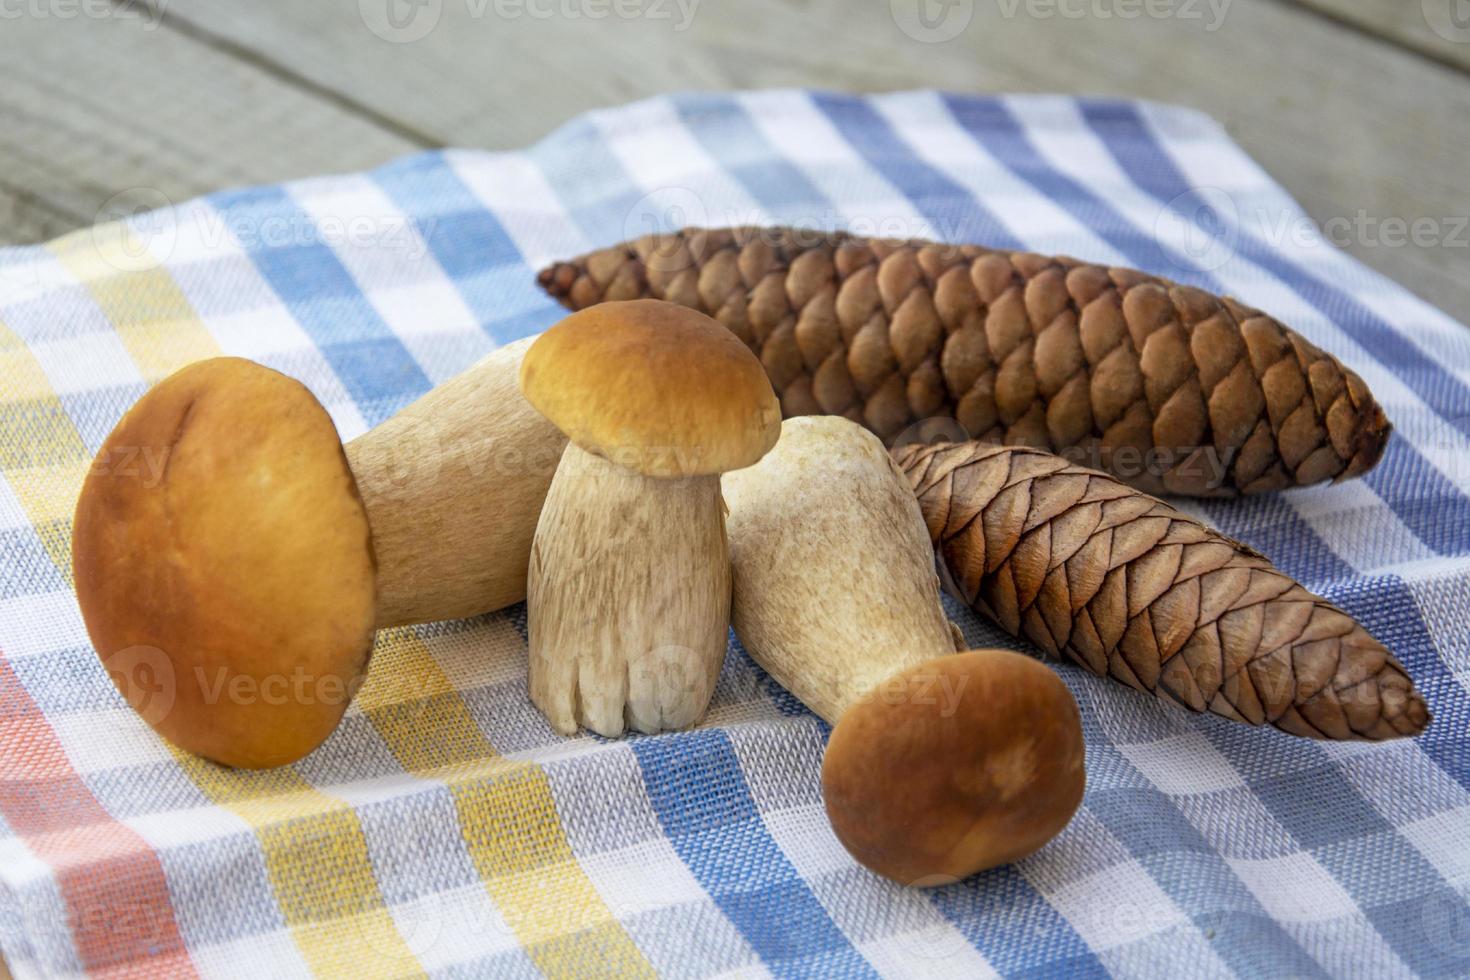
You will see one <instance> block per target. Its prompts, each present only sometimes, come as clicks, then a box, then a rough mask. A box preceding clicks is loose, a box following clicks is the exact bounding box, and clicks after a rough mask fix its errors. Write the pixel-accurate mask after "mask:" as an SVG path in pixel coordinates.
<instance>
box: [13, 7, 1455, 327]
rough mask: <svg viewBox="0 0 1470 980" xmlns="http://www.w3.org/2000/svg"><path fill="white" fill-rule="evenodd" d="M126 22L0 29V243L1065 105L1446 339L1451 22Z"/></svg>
mask: <svg viewBox="0 0 1470 980" xmlns="http://www.w3.org/2000/svg"><path fill="white" fill-rule="evenodd" d="M148 2H150V0H111V2H110V3H109V2H108V0H13V2H10V0H8V5H7V6H6V7H5V8H4V10H3V11H0V13H3V14H4V19H3V20H0V241H5V242H35V241H41V240H43V239H46V238H48V237H50V236H53V235H56V234H58V233H60V232H64V231H67V230H70V229H73V228H76V227H79V226H83V225H86V224H89V223H91V222H93V221H94V220H95V219H96V218H97V217H98V215H99V211H101V213H103V214H104V215H105V214H107V213H110V212H109V210H108V205H109V202H110V201H111V202H113V204H114V205H115V204H116V202H117V200H119V199H118V198H117V197H116V196H117V195H120V194H121V195H122V197H121V198H120V200H121V201H122V202H123V203H124V204H125V205H129V206H130V205H131V204H133V203H134V202H143V203H148V202H152V201H158V200H163V199H168V200H173V201H179V200H183V199H186V198H188V197H190V196H192V195H196V194H199V193H202V192H206V191H212V190H216V189H218V188H221V187H226V186H230V185H237V184H246V183H256V182H261V181H275V180H280V179H283V178H289V177H298V176H302V175H306V174H316V173H326V172H336V171H344V170H354V169H358V168H362V167H367V166H371V165H373V164H376V163H379V162H382V161H384V160H387V159H389V158H391V157H393V156H395V155H398V154H402V153H406V152H410V151H413V150H417V149H420V148H423V147H431V146H439V145H460V146H480V147H489V148H503V147H516V146H521V145H524V144H525V143H527V142H529V141H532V140H534V139H536V138H537V137H538V136H540V135H542V134H543V133H545V132H547V131H548V130H549V129H551V128H553V127H554V126H556V125H557V124H559V123H561V122H562V121H564V120H566V119H567V118H568V117H570V116H572V115H574V114H575V113H577V112H579V111H581V110H584V109H587V108H590V107H594V106H602V105H609V104H614V103H619V102H624V101H627V100H630V99H635V98H639V97H641V96H645V95H649V94H653V93H657V92H664V91H668V90H671V89H677V88H713V89H721V88H746V87H763V86H794V85H800V86H820V87H830V88H840V89H848V90H856V91H875V90H883V89H897V88H907V87H915V86H933V87H940V88H947V89H954V90H959V91H970V92H975V91H979V92H1006V91H1053V92H1073V93H1086V94H1100V95H1123V96H1139V97H1146V98H1152V99H1158V100H1165V101H1171V102H1179V103H1184V104H1187V105H1191V106H1195V107H1197V108H1200V109H1203V110H1205V111H1207V112H1209V113H1211V114H1213V115H1214V116H1215V117H1216V118H1218V119H1220V120H1221V121H1223V122H1224V123H1225V125H1226V126H1227V127H1229V129H1230V131H1231V132H1232V134H1234V136H1235V137H1236V138H1237V139H1238V140H1239V141H1240V142H1241V143H1242V144H1243V145H1244V146H1245V148H1246V149H1247V150H1248V151H1249V152H1250V153H1251V154H1253V155H1254V156H1255V158H1256V159H1257V160H1259V161H1260V162H1261V163H1262V164H1263V165H1264V166H1265V167H1266V169H1267V170H1269V171H1270V172H1271V173H1272V174H1273V175H1274V176H1275V177H1276V178H1277V179H1278V180H1279V181H1281V183H1282V184H1284V185H1285V186H1286V188H1287V189H1288V190H1289V191H1290V192H1291V193H1292V194H1294V195H1295V196H1296V197H1297V198H1298V200H1300V201H1301V202H1302V203H1303V205H1304V206H1305V207H1306V209H1307V211H1308V212H1309V213H1310V214H1311V215H1312V217H1313V218H1314V219H1315V220H1316V221H1317V222H1318V223H1319V225H1325V226H1326V227H1328V228H1332V227H1334V225H1331V224H1327V223H1328V222H1332V221H1333V219H1337V221H1336V223H1335V224H1336V227H1338V228H1339V229H1340V228H1341V227H1343V226H1344V224H1345V223H1347V224H1352V223H1354V222H1355V221H1357V219H1359V218H1361V219H1362V222H1360V223H1361V224H1362V227H1363V228H1364V229H1366V230H1364V231H1361V232H1358V231H1351V232H1348V233H1347V234H1346V236H1345V237H1344V236H1340V237H1344V240H1343V244H1344V245H1345V247H1347V248H1348V250H1349V251H1351V252H1353V253H1354V254H1356V255H1358V256H1359V257H1361V258H1362V259H1363V260H1364V261H1366V262H1367V263H1368V264H1370V265H1372V266H1375V267H1377V268H1378V269H1380V270H1382V271H1383V272H1385V273H1387V274H1388V275H1390V276H1392V277H1393V278H1395V279H1397V280H1398V281H1399V282H1401V283H1403V284H1404V285H1405V286H1407V287H1409V288H1410V289H1411V290H1413V291H1415V292H1417V293H1418V294H1420V295H1421V296H1424V297H1425V298H1427V299H1429V300H1431V301H1433V302H1435V303H1437V304H1438V305H1440V306H1441V307H1443V308H1445V309H1447V310H1448V311H1449V312H1450V313H1452V314H1454V315H1456V316H1457V317H1458V318H1459V319H1461V320H1464V321H1466V322H1470V275H1467V273H1470V231H1467V229H1466V228H1465V227H1464V223H1465V221H1466V215H1467V214H1470V167H1467V166H1466V164H1465V161H1466V159H1467V156H1470V77H1467V75H1470V0H1422V3H1421V0H1297V2H1290V0H891V2H889V0H312V2H311V3H300V2H293V0H251V2H249V3H231V4H225V3H221V2H219V0H168V2H166V3H163V4H162V5H161V7H162V11H163V12H162V13H160V12H159V8H158V0H151V2H152V3H154V6H151V7H150V6H148ZM1145 3H1148V4H1149V6H1148V7H1145V6H1144V4H1145ZM921 10H922V11H923V12H926V13H927V14H928V15H929V16H928V18H927V20H921V19H918V18H917V14H918V13H919V12H920V11H921ZM1147 10H1152V11H1154V13H1155V16H1148V15H1147V13H1146V11H1147ZM11 11H27V12H26V13H24V14H23V15H22V16H19V17H16V16H13V14H12V13H10V12H11ZM619 11H621V12H622V13H623V15H622V16H620V15H619V13H618V12H619ZM1139 11H1145V13H1144V15H1143V16H1136V17H1129V16H1128V15H1129V14H1132V13H1137V12H1139ZM629 13H631V14H636V16H627V15H628V14H629ZM599 14H602V15H603V16H600V17H599V16H598V15H599ZM1079 15H1080V16H1079ZM1456 17H1458V20H1457V19H1455V18H1456ZM926 23H927V24H930V25H934V26H932V28H931V27H926V26H925V24H926ZM905 27H907V29H908V33H905ZM910 34H918V35H921V36H928V37H930V38H931V40H915V39H914V38H913V37H911V36H910ZM951 35H953V36H951ZM935 37H937V38H939V39H938V40H934V39H933V38H935ZM944 38H947V39H944ZM160 194H161V195H162V196H161V197H160ZM1416 219H1424V220H1427V222H1428V224H1425V223H1424V220H1421V222H1420V225H1419V227H1420V228H1421V230H1422V229H1429V231H1428V233H1427V234H1424V235H1419V236H1418V238H1419V240H1418V241H1414V240H1407V241H1403V242H1399V243H1394V241H1391V239H1394V238H1395V236H1394V235H1393V234H1392V232H1393V231H1394V229H1395V228H1396V227H1398V224H1397V223H1399V222H1402V223H1403V226H1404V227H1412V223H1413V222H1414V221H1415V220H1416ZM1355 227H1356V225H1355ZM1457 229H1458V231H1457ZM1405 237H1407V238H1410V239H1412V238H1413V237H1414V236H1405Z"/></svg>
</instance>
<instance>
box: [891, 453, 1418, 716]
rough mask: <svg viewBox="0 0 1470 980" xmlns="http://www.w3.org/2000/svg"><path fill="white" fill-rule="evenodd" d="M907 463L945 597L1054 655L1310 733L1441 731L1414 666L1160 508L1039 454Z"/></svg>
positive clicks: (1167, 694)
mask: <svg viewBox="0 0 1470 980" xmlns="http://www.w3.org/2000/svg"><path fill="white" fill-rule="evenodd" d="M893 455H894V458H895V460H896V461H897V462H898V464H899V466H900V468H901V469H903V471H904V473H905V475H906V476H907V477H908V479H909V482H910V484H911V485H912V486H913V488H914V492H915V493H916V494H917V496H918V498H919V506H920V509H921V510H922V511H923V513H924V520H925V522H926V523H927V524H928V526H929V535H930V537H931V539H932V540H933V541H934V546H935V549H936V557H937V559H938V562H937V564H938V566H939V572H940V578H941V579H942V580H943V581H944V584H945V588H946V589H947V590H949V591H950V592H951V594H953V595H954V596H955V597H956V598H958V599H960V600H961V601H963V602H965V603H967V604H969V605H970V606H971V608H973V609H975V610H976V611H977V612H979V613H981V614H982V615H984V616H987V617H988V618H990V619H991V620H994V621H995V622H996V623H997V624H999V625H1000V626H1001V627H1002V628H1003V629H1005V630H1006V631H1007V632H1008V633H1011V634H1012V635H1014V636H1018V637H1025V638H1026V639H1028V640H1030V641H1031V642H1032V643H1034V644H1035V645H1037V646H1038V647H1040V648H1041V649H1042V650H1043V651H1045V652H1046V653H1047V654H1049V655H1051V656H1053V657H1063V656H1065V657H1067V658H1068V659H1070V660H1072V661H1074V662H1075V663H1077V664H1079V665H1081V666H1082V667H1085V668H1086V669H1087V670H1089V671H1091V672H1092V673H1094V674H1097V675H1099V676H1108V677H1112V678H1114V679H1115V680H1119V681H1122V682H1123V683H1125V684H1127V685H1129V686H1130V687H1135V688H1137V689H1138V690H1140V691H1151V692H1153V693H1155V694H1157V695H1158V696H1159V697H1161V698H1164V699H1166V700H1170V701H1174V702H1177V703H1178V704H1181V705H1183V706H1184V707H1186V708H1189V709H1190V710H1192V711H1210V712H1213V713H1215V714H1217V715H1222V716H1224V717H1226V718H1232V719H1234V720H1236V721H1242V722H1246V723H1247V724H1252V725H1260V724H1270V725H1274V726H1276V727H1277V728H1280V729H1282V730H1283V731H1287V732H1290V733H1292V734H1293V735H1302V736H1306V737H1308V738H1326V739H1384V738H1397V737H1400V736H1409V735H1416V734H1418V733H1419V732H1421V731H1423V730H1424V727H1425V726H1426V725H1427V724H1428V723H1429V711H1428V709H1427V708H1426V706H1425V704H1424V699H1423V698H1422V697H1421V696H1420V695H1419V693H1418V692H1417V691H1416V690H1415V689H1414V685H1413V682H1412V681H1411V680H1410V679H1409V676H1408V673H1407V672H1406V671H1405V670H1404V666H1403V664H1401V663H1399V662H1398V660H1396V659H1395V658H1394V657H1393V655H1392V654H1390V653H1389V652H1388V651H1387V650H1386V649H1385V648H1384V646H1383V644H1381V643H1379V642H1378V641H1377V640H1375V639H1374V638H1373V637H1372V636H1371V635H1369V633H1368V631H1367V630H1365V629H1363V627H1362V626H1361V625H1359V624H1358V623H1357V622H1356V621H1355V620H1354V619H1353V618H1352V617H1350V616H1349V615H1348V614H1347V613H1345V612H1343V611H1342V610H1341V609H1338V608H1337V607H1336V606H1334V605H1332V604H1331V603H1329V602H1327V601H1326V600H1325V599H1321V598H1319V597H1317V596H1315V595H1313V594H1312V593H1310V592H1308V591H1307V590H1306V589H1304V588H1303V587H1302V586H1301V585H1299V584H1298V583H1297V582H1295V581H1293V580H1292V579H1291V578H1289V577H1288V576H1287V575H1285V574H1284V573H1282V572H1281V571H1279V570H1278V569H1277V568H1276V567H1275V566H1274V565H1272V564H1271V562H1270V561H1269V560H1267V559H1266V558H1265V556H1263V555H1261V554H1260V553H1258V552H1256V551H1254V550H1252V549H1251V548H1249V547H1247V546H1245V545H1243V544H1240V543H1238V542H1236V541H1232V540H1231V539H1229V538H1227V537H1225V536H1223V535H1221V534H1219V533H1217V532H1215V531H1212V530H1210V529H1209V528H1207V527H1205V526H1204V525H1203V524H1201V523H1199V522H1198V521H1196V520H1194V519H1193V518H1190V517H1188V516H1186V515H1184V514H1182V513H1180V512H1179V511H1177V510H1175V509H1174V508H1173V507H1171V506H1169V505H1168V504H1166V503H1165V502H1163V501H1162V500H1159V499H1157V498H1155V497H1151V496H1149V495H1147V494H1144V493H1140V492H1138V491H1136V490H1133V489H1130V488H1129V487H1126V486H1124V485H1123V484H1122V483H1120V482H1118V481H1117V480H1114V479H1113V478H1112V477H1109V476H1107V475H1106V474H1103V473H1099V472H1097V471H1095V470H1089V469H1086V468H1084V467H1081V466H1077V465H1074V464H1072V463H1069V462H1067V461H1066V460H1064V459H1061V458H1060V457H1057V456H1054V455H1052V454H1050V453H1045V452H1041V451H1038V450H1034V449H1015V448H1005V447H1001V446H994V445H986V444H981V443H974V442H969V443H945V444H938V445H931V446H925V445H920V444H910V445H906V446H901V447H898V448H896V449H894V450H893Z"/></svg>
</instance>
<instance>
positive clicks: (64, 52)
mask: <svg viewBox="0 0 1470 980" xmlns="http://www.w3.org/2000/svg"><path fill="white" fill-rule="evenodd" d="M0 23H3V27H0V31H3V34H0V53H3V57H0V240H4V241H6V242H10V243H23V242H35V241H44V240H45V239H48V238H51V237H54V236H55V235H58V234H61V233H62V232H65V231H69V230H72V229H74V228H77V227H83V226H86V225H88V224H91V223H93V222H94V221H96V220H97V219H98V217H99V216H101V217H108V216H112V215H113V214H114V209H116V208H118V207H122V208H130V207H132V206H133V205H134V204H143V205H147V204H157V203H160V202H162V201H165V200H169V201H182V200H186V199H188V198H190V197H194V196H196V195H198V194H202V193H206V192H209V191H214V190H219V189H221V188H225V187H232V186H236V185H240V184H253V183H259V182H262V181H274V180H283V179H288V178H293V177H303V176H308V175H312V174H317V173H329V172H333V171H349V170H354V169H358V168H361V167H367V166H371V165H373V164H375V163H379V162H381V161H383V160H385V159H388V158H391V157H393V156H397V155H400V154H402V153H405V152H409V151H412V150H414V149H416V148H417V144H415V143H413V142H411V141H409V140H406V139H405V138H403V137H402V136H399V135H397V134H394V133H390V132H387V131H386V130H384V129H383V128H382V127H381V126H379V125H377V124H375V123H372V122H368V121H364V120H363V119H361V118H359V117H357V116H355V115H353V114H351V113H349V112H347V111H345V110H343V109H341V108H338V107H336V106H334V105H332V104H330V103H328V102H326V101H324V100H322V99H321V98H319V97H316V96H313V95H311V94H308V93H304V92H302V91H301V90H300V88H299V87H297V86H294V85H291V84H287V83H286V82H283V81H282V80H280V79H279V78H277V77H275V76H273V75H271V74H269V73H267V72H265V71H262V70H261V69H259V68H257V67H255V66H252V65H250V64H248V63H245V62H243V61H241V60H240V59H238V58H234V57H230V56H228V55H225V54H222V53H221V52H219V51H217V50H215V49H214V48H211V47H209V46H208V45H203V44H200V43H199V42H197V41H194V40H191V39H189V38H187V37H184V36H182V35H181V34H180V33H178V32H177V31H171V30H167V29H163V28H157V27H155V28H152V29H150V28H149V27H148V25H147V23H146V22H144V21H143V20H141V19H139V18H137V17H128V16H118V17H115V18H103V19H88V18H85V17H77V18H75V19H69V20H60V19H57V18H55V17H50V18H37V17H22V18H15V19H6V20H4V21H3V22H0ZM118 195H122V196H121V197H120V198H119V197H118Z"/></svg>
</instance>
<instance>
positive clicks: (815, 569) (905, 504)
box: [724, 416, 1084, 886]
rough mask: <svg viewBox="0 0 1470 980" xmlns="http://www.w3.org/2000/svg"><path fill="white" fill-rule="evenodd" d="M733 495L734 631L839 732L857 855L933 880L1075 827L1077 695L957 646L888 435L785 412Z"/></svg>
mask: <svg viewBox="0 0 1470 980" xmlns="http://www.w3.org/2000/svg"><path fill="white" fill-rule="evenodd" d="M724 491H725V497H726V500H727V501H728V503H729V506H730V513H729V518H728V522H729V524H728V526H729V533H730V553H731V563H732V567H733V573H734V602H733V605H732V621H733V623H734V626H735V632H736V633H737V634H738V635H739V637H740V639H741V640H742V641H743V642H744V644H745V648H746V650H747V651H749V653H750V655H751V657H753V658H754V659H755V660H756V662H757V663H759V664H760V665H761V666H763V667H764V668H765V669H766V670H767V671H769V672H770V673H771V675H772V676H774V677H775V678H776V679H777V680H778V681H780V682H781V683H782V684H783V685H785V686H786V688H787V689H788V690H790V691H791V692H792V693H793V694H795V695H796V696H797V697H798V698H800V699H801V700H802V701H803V702H805V703H806V705H807V706H808V707H810V708H811V709H812V710H813V711H815V712H817V713H818V714H819V715H821V716H822V717H823V718H825V719H826V720H827V721H829V722H832V723H833V724H834V725H835V728H834V729H833V732H832V737H831V740H830V741H829V743H828V747H827V755H826V757H825V759H824V761H823V764H822V785H823V795H824V797H825V801H826V807H827V814H828V817H829V818H830V819H831V821H832V829H833V832H834V833H835V834H836V835H837V838H838V840H840V841H841V842H842V843H843V845H844V846H845V847H846V848H847V849H848V850H849V851H850V852H851V853H852V855H853V856H854V857H855V858H857V859H858V860H859V861H860V862H862V863H863V864H864V865H866V866H868V867H869V868H871V869H873V870H874V871H876V872H878V873H879V874H882V875H885V876H887V877H889V878H892V879H893V880H895V881H898V882H901V883H903V884H907V885H916V886H928V885H936V884H941V883H945V882H949V881H954V880H955V879H957V878H962V877H965V876H966V875H969V874H973V873H974V872H976V871H980V870H982V869H984V868H989V867H993V866H995V865H997V864H1002V863H1005V862H1007V861H1013V860H1016V859H1017V858H1020V857H1023V856H1025V855H1027V854H1030V853H1031V852H1032V851H1035V850H1036V849H1037V848H1039V847H1041V846H1042V845H1043V844H1045V843H1046V842H1047V841H1048V840H1050V839H1051V838H1052V837H1053V836H1055V835H1056V834H1057V833H1058V832H1060V831H1061V829H1062V828H1063V827H1064V826H1066V824H1067V822H1068V820H1070V819H1071V816H1072V814H1073V812H1075V811H1076V809H1077V805H1078V803H1079V802H1080V801H1081V799H1082V789H1083V784H1084V773H1083V752H1082V729H1081V721H1080V718H1079V716H1078V712H1077V705H1076V702H1075V701H1074V700H1073V699H1072V696H1071V693H1070V692H1069V691H1068V690H1067V687H1066V685H1065V684H1063V683H1062V681H1061V679H1060V678H1058V677H1057V676H1056V674H1055V673H1053V672H1052V671H1051V670H1050V669H1049V668H1047V667H1045V666H1044V665H1042V664H1040V663H1038V662H1036V661H1034V660H1031V659H1030V658H1027V657H1023V656H1020V655H1018V654H1013V653H1007V652H1004V651H971V652H967V653H955V649H956V645H957V644H956V640H957V639H959V637H958V636H957V631H954V629H953V627H952V625H951V624H950V623H949V622H948V621H947V620H946V618H945V615H944V610H943V607H942V605H941V604H940V599H939V583H938V580H937V578H936V576H935V573H934V564H933V553H932V551H931V550H930V546H929V541H928V533H927V531H926V529H925V526H924V519H923V517H922V516H921V514H920V512H919V508H918V504H917V501H916V499H915V498H914V496H913V494H912V493H911V492H909V491H908V490H907V488H906V487H905V481H904V479H903V477H902V474H901V473H900V472H899V471H898V469H897V468H896V466H894V464H893V463H892V461H891V460H890V458H889V456H888V453H887V452H886V451H885V450H884V448H883V444H882V443H881V442H879V441H878V439H877V437H876V436H874V435H872V434H871V433H869V432H867V431H865V430H863V429H862V428H860V427H858V426H857V425H856V424H855V423H853V422H850V421H848V420H847V419H844V418H840V417H835V416H831V417H805V418H795V419H789V420H787V421H786V422H785V423H784V424H783V425H782V427H781V438H780V441H778V442H777V443H776V448H775V449H773V450H772V451H771V452H769V453H767V454H766V456H765V458H764V459H762V460H761V461H760V462H759V463H757V464H756V465H754V466H752V467H750V468H748V469H744V470H740V471H737V472H734V473H728V474H726V475H725V478H724Z"/></svg>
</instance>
